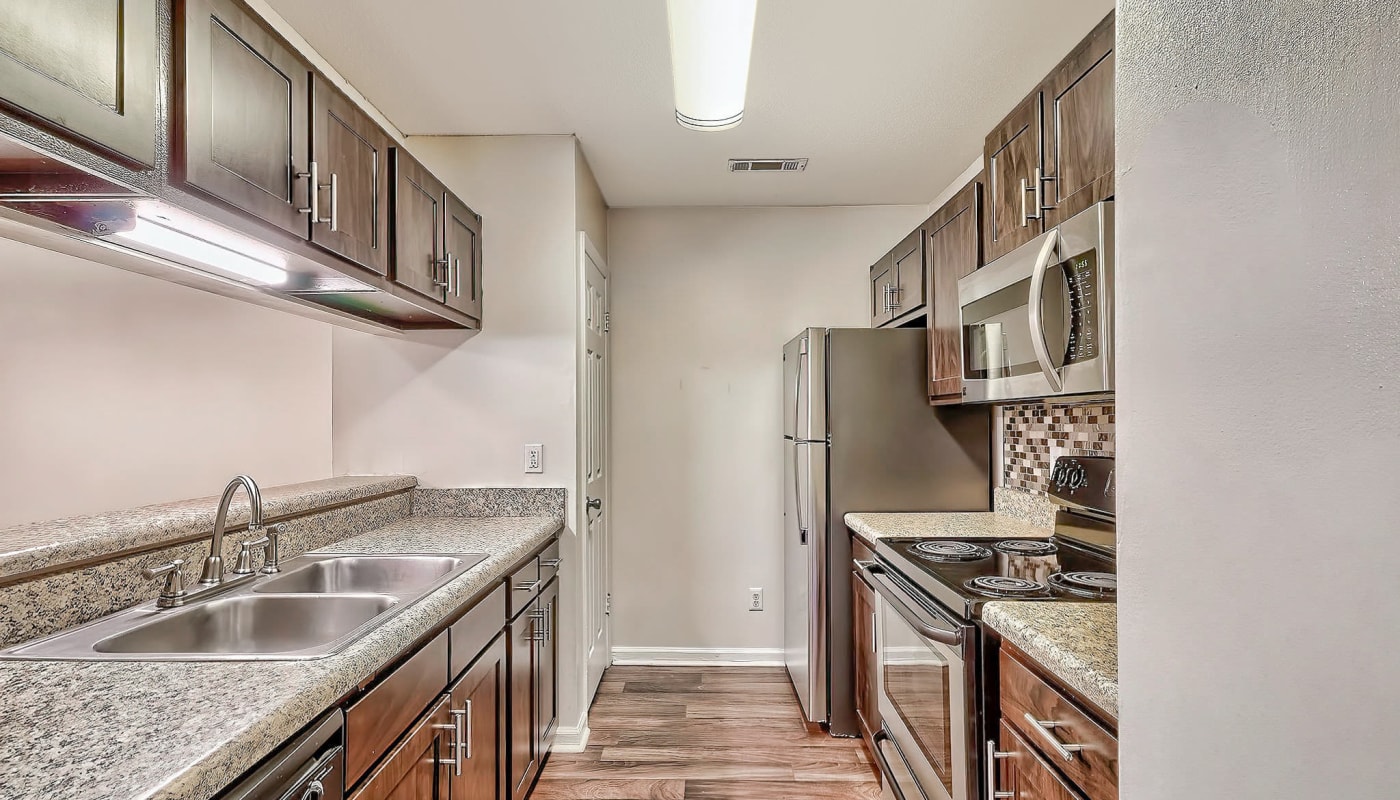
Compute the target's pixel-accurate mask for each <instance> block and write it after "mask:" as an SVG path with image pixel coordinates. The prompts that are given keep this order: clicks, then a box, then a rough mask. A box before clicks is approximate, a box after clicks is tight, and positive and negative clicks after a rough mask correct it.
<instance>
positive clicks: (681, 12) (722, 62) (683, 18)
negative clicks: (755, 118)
mask: <svg viewBox="0 0 1400 800" xmlns="http://www.w3.org/2000/svg"><path fill="white" fill-rule="evenodd" d="M757 10H758V0H666V17H667V19H668V20H669V21H670V26H671V78H672V81H673V82H674V86H675V90H676V121H677V122H679V123H680V124H681V127H684V128H690V129H692V130H697V131H723V130H728V129H729V128H732V127H734V126H735V125H738V124H739V123H740V122H742V121H743V119H744V95H745V93H746V92H747V91H748V83H749V56H750V54H752V52H753V21H754V15H755V13H756V12H757Z"/></svg>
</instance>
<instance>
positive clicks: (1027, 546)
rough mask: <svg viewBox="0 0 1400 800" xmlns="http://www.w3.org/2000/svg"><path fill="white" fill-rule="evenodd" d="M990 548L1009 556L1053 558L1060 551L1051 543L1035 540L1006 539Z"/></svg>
mask: <svg viewBox="0 0 1400 800" xmlns="http://www.w3.org/2000/svg"><path fill="white" fill-rule="evenodd" d="M992 546H993V547H995V548H996V549H997V551H998V552H1002V553H1005V554H1007V555H1009V556H1053V555H1054V554H1056V553H1058V552H1059V551H1060V548H1058V547H1056V546H1055V545H1054V544H1053V543H1051V542H1047V541H1043V540H1036V539H1008V540H1006V541H1004V542H997V543H996V544H994V545H992Z"/></svg>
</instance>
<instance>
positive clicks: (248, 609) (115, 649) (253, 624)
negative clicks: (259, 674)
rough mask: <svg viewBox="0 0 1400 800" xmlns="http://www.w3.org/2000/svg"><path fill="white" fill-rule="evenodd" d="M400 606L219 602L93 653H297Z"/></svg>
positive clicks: (380, 600) (369, 599)
mask: <svg viewBox="0 0 1400 800" xmlns="http://www.w3.org/2000/svg"><path fill="white" fill-rule="evenodd" d="M398 602H399V601H398V600H396V599H394V598H392V597H389V596H387V595H382V594H339V595H297V594H293V595H275V594H263V595H252V596H248V595H244V596H242V597H223V598H217V599H214V600H209V601H207V602H204V603H200V604H199V605H194V606H190V607H189V608H187V609H185V610H184V611H182V612H180V613H178V614H170V615H164V614H162V615H159V616H158V618H157V619H155V620H154V621H152V622H147V623H145V624H143V625H140V626H139V627H136V628H133V629H132V630H129V631H127V632H126V633H119V634H116V635H115V636H109V637H107V638H106V639H102V640H100V641H98V642H96V643H95V644H93V645H92V649H93V650H95V651H97V652H99V653H131V654H148V655H149V654H164V655H170V654H177V653H178V654H214V653H219V654H232V653H242V654H268V653H295V652H298V651H302V650H310V649H314V648H318V647H325V646H326V645H328V644H333V643H335V642H338V641H339V640H341V639H346V638H348V637H352V636H354V635H355V633H356V632H357V631H358V630H359V629H360V628H362V627H364V626H365V623H367V622H369V621H370V620H373V619H374V618H375V617H378V616H379V615H380V614H383V613H384V612H385V611H388V610H389V609H390V608H393V607H394V606H395V605H397V604H398Z"/></svg>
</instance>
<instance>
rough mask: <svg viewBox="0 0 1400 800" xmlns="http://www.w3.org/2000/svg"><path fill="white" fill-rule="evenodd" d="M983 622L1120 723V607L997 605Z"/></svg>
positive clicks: (986, 610) (988, 608)
mask: <svg viewBox="0 0 1400 800" xmlns="http://www.w3.org/2000/svg"><path fill="white" fill-rule="evenodd" d="M982 622H984V623H985V624H987V625H990V626H991V627H992V629H993V630H995V631H996V632H997V633H1000V634H1001V635H1002V638H1003V639H1005V640H1006V641H1008V642H1010V643H1012V644H1014V645H1016V646H1017V647H1018V648H1020V649H1021V651H1022V652H1024V653H1025V654H1026V655H1028V656H1030V657H1031V658H1033V659H1035V662H1036V663H1037V664H1039V665H1040V666H1042V667H1044V668H1045V671H1046V672H1049V673H1050V674H1051V675H1053V676H1055V677H1056V678H1059V679H1060V680H1061V681H1062V682H1064V683H1065V684H1066V685H1068V686H1069V687H1071V688H1073V689H1075V690H1076V691H1078V692H1079V693H1080V694H1082V695H1084V697H1086V698H1088V700H1089V701H1090V702H1092V703H1094V704H1095V705H1097V706H1098V707H1099V708H1101V709H1103V710H1104V711H1105V712H1107V713H1109V714H1111V715H1112V716H1113V718H1114V719H1115V720H1116V719H1117V718H1118V607H1117V605H1115V604H1114V603H1057V602H1032V601H1025V600H1018V601H1016V602H1010V603H1006V602H991V603H988V604H986V605H984V606H982Z"/></svg>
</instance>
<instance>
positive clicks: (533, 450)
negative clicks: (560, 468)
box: [525, 444, 544, 472]
mask: <svg viewBox="0 0 1400 800" xmlns="http://www.w3.org/2000/svg"><path fill="white" fill-rule="evenodd" d="M525 471H526V472H544V445H542V444H527V445H525Z"/></svg>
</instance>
